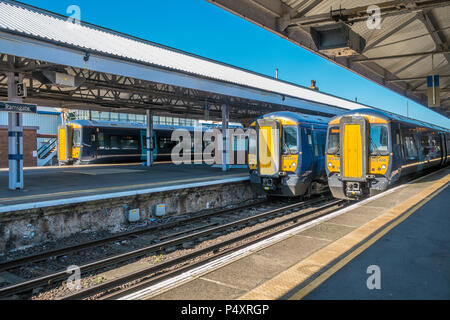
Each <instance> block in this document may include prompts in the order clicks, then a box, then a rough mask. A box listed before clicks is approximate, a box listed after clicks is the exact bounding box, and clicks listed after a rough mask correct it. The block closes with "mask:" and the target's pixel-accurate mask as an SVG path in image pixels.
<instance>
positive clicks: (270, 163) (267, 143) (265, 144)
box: [258, 127, 276, 176]
mask: <svg viewBox="0 0 450 320" xmlns="http://www.w3.org/2000/svg"><path fill="white" fill-rule="evenodd" d="M273 147H274V143H273V139H272V127H260V128H259V146H258V150H259V168H260V174H261V175H264V176H266V175H267V176H270V175H274V174H275V173H276V168H275V160H274V159H273Z"/></svg>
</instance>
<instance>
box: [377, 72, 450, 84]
mask: <svg viewBox="0 0 450 320" xmlns="http://www.w3.org/2000/svg"><path fill="white" fill-rule="evenodd" d="M439 77H440V78H449V77H450V74H443V75H439ZM426 78H427V76H420V77H413V78H403V79H387V80H386V81H387V82H404V81H417V80H423V79H426Z"/></svg>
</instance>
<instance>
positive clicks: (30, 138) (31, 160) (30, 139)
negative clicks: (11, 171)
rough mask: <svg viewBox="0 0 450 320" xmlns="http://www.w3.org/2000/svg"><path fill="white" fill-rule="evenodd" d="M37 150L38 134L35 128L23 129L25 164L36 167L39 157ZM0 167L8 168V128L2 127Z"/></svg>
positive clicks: (0, 135) (0, 133)
mask: <svg viewBox="0 0 450 320" xmlns="http://www.w3.org/2000/svg"><path fill="white" fill-rule="evenodd" d="M36 150H37V135H36V129H35V128H32V129H30V128H24V129H23V166H24V167H36V166H37V158H35V157H33V151H36ZM0 168H8V129H6V128H1V127H0Z"/></svg>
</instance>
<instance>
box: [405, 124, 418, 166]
mask: <svg viewBox="0 0 450 320" xmlns="http://www.w3.org/2000/svg"><path fill="white" fill-rule="evenodd" d="M403 149H404V154H405V158H404V166H403V169H402V170H403V171H405V174H410V173H412V172H414V171H416V169H417V165H418V159H419V158H418V150H417V144H416V141H415V139H414V134H413V133H411V132H410V131H409V130H408V127H405V129H404V133H403Z"/></svg>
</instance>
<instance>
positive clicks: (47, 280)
mask: <svg viewBox="0 0 450 320" xmlns="http://www.w3.org/2000/svg"><path fill="white" fill-rule="evenodd" d="M319 201H324V199H323V198H319V199H313V200H309V201H306V202H298V203H295V204H291V205H288V206H285V207H281V208H277V209H273V210H269V211H267V212H264V213H260V214H257V215H255V216H251V217H247V218H244V219H240V220H236V221H233V222H230V223H227V224H224V225H221V226H218V227H213V228H210V229H207V230H203V231H198V232H195V233H193V234H189V235H186V236H182V237H178V238H175V239H172V240H167V241H163V242H160V243H157V244H154V245H151V246H147V247H144V248H141V249H137V250H133V251H130V252H127V253H123V254H119V255H115V256H113V257H108V258H105V259H101V260H98V261H95V262H91V263H87V264H85V265H83V266H80V272H81V273H82V274H83V273H86V272H88V271H93V270H96V269H100V268H103V267H105V266H108V265H111V264H114V263H119V262H123V261H126V260H130V259H132V258H136V257H139V256H143V255H145V254H147V253H150V252H158V251H161V250H163V249H165V248H168V247H172V246H177V245H179V244H182V243H184V242H188V241H191V240H192V239H195V238H200V237H202V236H206V235H210V234H214V233H216V232H220V231H223V230H226V229H229V228H232V227H235V226H238V225H242V224H245V223H248V222H251V221H252V220H258V219H261V218H264V217H267V216H271V215H274V214H277V213H280V212H282V211H286V210H289V209H295V208H298V207H307V206H308V205H310V204H311V203H312V204H314V203H315V202H319ZM227 210H228V209H227ZM232 210H240V208H235V209H229V211H232ZM67 276H68V274H67V272H66V271H65V270H64V271H59V272H55V273H53V274H50V275H46V276H43V277H39V278H35V279H31V280H28V281H25V282H22V283H18V284H15V285H12V286H8V287H5V288H1V289H0V297H5V296H6V297H8V296H12V295H14V294H17V293H21V292H26V291H28V290H32V289H33V288H36V287H38V286H41V285H48V284H52V283H54V282H57V281H59V280H62V279H65V278H67Z"/></svg>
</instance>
